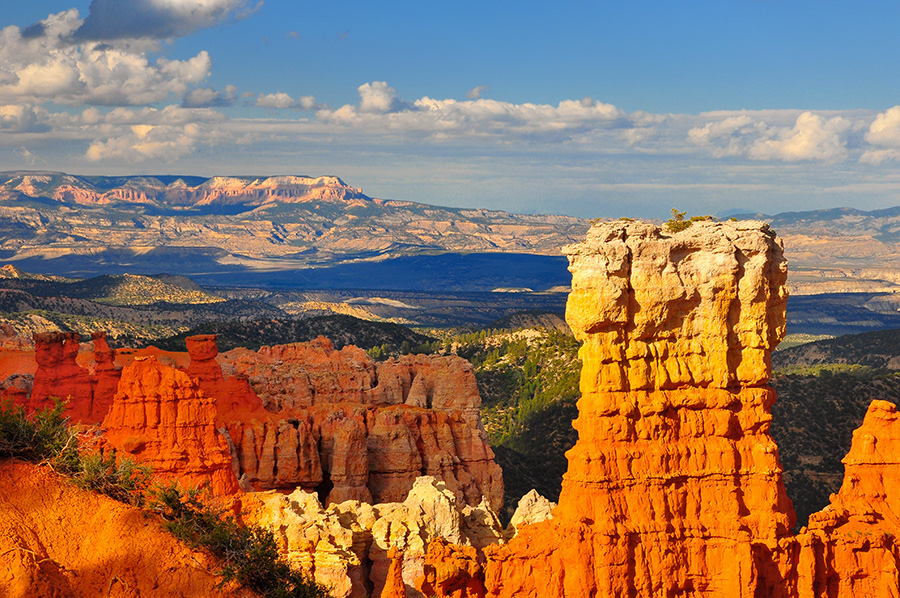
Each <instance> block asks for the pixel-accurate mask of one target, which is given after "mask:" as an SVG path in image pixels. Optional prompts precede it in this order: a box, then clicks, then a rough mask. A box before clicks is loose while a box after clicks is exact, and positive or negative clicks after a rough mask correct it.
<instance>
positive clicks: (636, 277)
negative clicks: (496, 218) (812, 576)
mask: <svg viewBox="0 0 900 598" xmlns="http://www.w3.org/2000/svg"><path fill="white" fill-rule="evenodd" d="M565 252H566V254H567V255H568V256H569V261H570V267H569V269H570V270H571V272H572V292H571V295H570V297H569V301H568V306H567V313H566V319H567V321H568V323H569V325H570V326H571V327H572V330H573V332H574V333H575V335H576V337H577V338H578V339H579V340H581V341H582V342H583V346H582V349H581V359H582V361H583V364H584V365H583V369H582V376H581V392H582V398H581V400H580V401H579V404H578V408H579V417H578V419H577V420H576V422H575V424H574V425H575V428H576V429H577V430H578V433H579V439H578V442H577V443H576V445H575V447H574V448H572V449H571V450H570V451H569V452H568V454H567V457H568V460H569V468H568V471H567V473H566V475H565V478H564V481H563V490H562V493H561V495H560V501H559V506H558V507H557V509H556V511H555V517H554V519H553V520H551V521H550V522H547V523H544V524H540V525H535V526H526V527H524V528H523V529H520V537H519V538H517V539H515V540H513V541H512V542H511V543H510V544H509V546H508V547H504V548H500V549H497V550H495V551H494V552H492V553H491V555H490V561H489V562H488V564H487V565H486V567H485V573H486V585H487V590H488V592H489V593H490V594H491V595H498V596H523V595H527V596H535V597H538V596H542V597H543V596H615V595H621V596H626V595H640V596H670V595H678V594H681V595H697V596H753V595H754V590H753V587H752V586H753V584H752V583H751V580H753V579H754V578H756V577H758V571H757V567H756V565H755V560H756V558H757V556H756V554H755V548H754V546H755V545H756V544H759V543H762V544H765V543H777V541H778V539H779V538H781V537H784V536H787V535H788V534H789V532H790V529H791V527H792V525H793V524H794V514H793V509H792V507H791V505H790V501H789V500H788V499H787V496H786V494H785V491H784V485H783V483H782V480H781V466H780V464H779V462H778V453H777V449H776V446H775V443H774V441H773V440H772V438H771V436H770V435H769V421H770V416H769V407H770V406H771V404H772V403H773V402H774V400H775V394H774V391H772V390H771V389H770V388H768V387H767V386H765V383H766V381H767V380H768V377H769V354H770V352H771V350H772V348H773V347H774V346H775V344H777V343H778V341H779V340H780V339H781V337H782V335H783V334H784V309H785V303H786V294H785V292H784V282H785V278H786V263H785V261H784V259H783V257H782V248H781V245H780V244H779V243H778V241H777V240H776V238H775V235H774V234H773V233H772V232H770V231H769V230H768V228H767V226H766V225H764V224H762V223H755V222H753V223H747V222H744V223H712V222H698V223H694V224H693V225H692V226H691V227H689V228H688V229H686V230H684V231H682V232H679V233H671V232H669V231H668V230H667V229H665V228H659V227H656V226H654V225H651V224H646V223H640V222H613V223H603V224H598V225H595V226H594V227H593V228H592V229H591V231H590V232H589V233H588V236H587V239H586V240H585V241H584V242H582V243H579V244H576V245H570V246H568V247H566V248H565Z"/></svg>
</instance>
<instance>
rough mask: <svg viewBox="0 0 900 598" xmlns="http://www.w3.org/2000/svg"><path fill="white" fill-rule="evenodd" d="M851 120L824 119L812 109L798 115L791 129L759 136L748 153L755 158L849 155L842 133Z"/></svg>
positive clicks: (842, 157) (838, 157)
mask: <svg viewBox="0 0 900 598" xmlns="http://www.w3.org/2000/svg"><path fill="white" fill-rule="evenodd" d="M851 126H852V123H851V122H850V121H849V120H847V119H845V118H842V117H840V116H836V117H834V118H830V119H828V120H825V119H824V118H822V117H821V116H819V115H817V114H814V113H812V112H804V113H803V114H801V115H800V116H798V117H797V122H796V123H795V124H794V126H793V128H791V129H789V130H788V129H780V130H775V131H772V132H771V133H772V134H771V138H769V139H758V140H757V141H756V142H754V143H753V145H752V146H751V147H750V150H749V151H748V152H747V156H748V157H749V158H752V159H754V160H783V161H786V162H795V161H798V160H819V161H823V162H838V161H842V160H845V159H846V158H847V155H848V151H847V142H846V140H845V139H844V137H843V135H844V133H846V132H847V130H848V129H849V128H850V127H851Z"/></svg>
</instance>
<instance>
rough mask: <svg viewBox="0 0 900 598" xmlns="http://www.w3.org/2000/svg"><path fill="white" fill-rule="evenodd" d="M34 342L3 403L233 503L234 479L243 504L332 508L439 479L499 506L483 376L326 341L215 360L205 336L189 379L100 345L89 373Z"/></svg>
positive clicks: (193, 340) (49, 345) (71, 345)
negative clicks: (69, 426) (247, 493)
mask: <svg viewBox="0 0 900 598" xmlns="http://www.w3.org/2000/svg"><path fill="white" fill-rule="evenodd" d="M35 342H36V345H37V352H36V355H37V360H38V368H37V373H36V374H35V378H34V380H35V381H34V390H33V392H32V396H31V398H30V399H29V397H28V394H27V391H26V390H25V389H21V388H18V387H13V386H10V388H7V389H4V390H3V396H4V397H5V398H12V399H13V400H15V401H16V402H18V403H20V404H23V405H26V406H28V407H30V408H39V407H45V406H47V405H49V404H51V403H52V402H51V401H50V397H53V396H59V397H71V398H70V400H69V403H68V412H67V413H68V414H69V416H70V417H71V418H72V419H73V421H77V422H82V423H100V422H102V426H101V427H102V429H103V430H104V432H103V437H104V439H105V442H106V445H107V446H111V447H113V448H115V449H116V450H118V451H123V452H125V453H127V454H129V455H130V456H132V457H134V458H135V459H137V460H138V461H141V462H145V463H148V464H150V465H152V466H153V467H154V470H155V471H156V472H157V473H160V474H161V475H164V476H167V477H175V478H178V479H181V480H182V481H185V482H189V483H196V484H202V483H209V484H210V485H211V487H212V488H213V489H214V490H215V491H217V492H221V493H232V492H235V491H237V489H238V483H237V480H238V479H240V480H241V485H242V487H243V488H244V489H245V490H254V489H257V490H265V489H279V490H284V491H292V490H294V489H295V488H297V487H298V486H299V487H302V488H304V489H305V490H307V491H310V492H317V493H318V494H319V495H320V497H321V499H322V500H323V501H325V502H326V503H327V502H343V501H346V500H359V501H365V502H373V501H374V502H392V501H402V500H404V498H405V497H406V494H407V493H408V492H409V490H410V489H411V488H412V486H413V482H414V481H415V479H416V478H417V477H419V476H421V475H431V476H435V477H436V478H438V479H440V480H442V481H443V482H444V483H446V484H447V487H448V488H449V489H450V490H451V491H452V492H453V493H454V494H455V496H456V497H457V499H458V500H460V501H461V502H462V503H466V504H470V505H477V504H480V502H481V501H482V497H484V496H486V497H487V499H488V504H489V505H490V506H491V507H492V508H494V509H499V508H500V506H501V504H502V499H503V498H502V497H503V481H502V473H501V471H500V467H499V466H498V465H497V464H495V463H494V461H493V457H494V455H493V453H492V452H491V449H490V448H489V446H488V444H487V435H486V433H485V431H484V428H483V426H482V424H481V417H480V415H479V411H478V408H479V406H480V403H481V399H480V397H479V395H478V387H477V384H476V382H475V376H474V373H473V370H472V367H471V365H470V364H469V363H468V362H466V361H464V360H462V359H459V358H457V357H427V356H404V357H401V358H399V359H396V360H388V361H385V362H381V363H377V364H376V363H375V362H374V361H373V360H372V359H371V358H370V357H369V356H368V355H367V354H366V353H365V352H364V351H362V350H360V349H358V348H356V347H345V348H344V349H343V350H341V351H335V350H334V347H333V346H332V344H331V342H330V341H328V340H327V339H325V338H321V337H320V338H319V339H317V340H316V341H313V342H311V343H297V344H293V345H285V346H275V347H263V348H262V349H261V350H260V351H259V352H252V351H247V350H244V349H238V350H235V351H231V352H229V354H227V355H222V356H219V355H218V348H217V346H216V337H215V336H214V335H199V336H193V337H189V338H188V339H187V349H188V356H189V362H188V363H187V367H185V368H184V369H183V370H181V369H178V368H177V367H173V366H174V365H175V363H176V362H175V361H173V360H172V359H171V358H170V357H169V356H163V355H162V354H161V353H160V352H159V351H158V350H146V351H142V352H141V354H139V355H137V354H133V353H128V352H125V353H123V354H122V355H118V356H117V354H116V352H114V351H112V350H111V349H110V348H109V346H108V345H107V344H106V340H105V335H104V334H103V333H97V334H95V335H94V338H93V343H94V353H93V360H92V363H91V367H90V368H82V367H81V366H79V365H78V363H77V362H76V360H75V356H76V355H77V352H78V346H79V337H78V335H77V334H74V333H54V334H42V335H36V336H35ZM127 361H132V363H131V364H128V365H125V367H124V369H122V370H120V369H119V367H120V365H117V363H118V364H122V363H125V362H127ZM220 361H221V364H220ZM164 362H165V363H164ZM167 363H168V364H171V365H167ZM222 364H224V366H225V372H223V368H222Z"/></svg>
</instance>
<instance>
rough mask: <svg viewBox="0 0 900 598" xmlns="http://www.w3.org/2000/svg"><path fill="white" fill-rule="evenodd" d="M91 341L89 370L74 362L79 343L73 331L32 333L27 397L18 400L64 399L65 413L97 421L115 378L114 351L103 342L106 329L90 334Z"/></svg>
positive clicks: (45, 402)
mask: <svg viewBox="0 0 900 598" xmlns="http://www.w3.org/2000/svg"><path fill="white" fill-rule="evenodd" d="M92 337H93V341H94V367H93V371H89V370H86V369H84V368H82V367H81V366H80V365H78V363H77V362H76V358H77V357H78V350H79V348H80V346H81V335H80V334H78V333H77V332H39V333H37V334H35V335H34V348H35V360H36V361H37V371H36V372H35V374H34V384H33V386H32V389H31V398H30V399H28V398H26V397H24V396H23V397H21V399H19V401H18V402H22V403H24V404H25V405H26V406H27V407H28V408H29V409H43V408H47V407H51V406H52V405H53V399H54V398H58V399H62V400H67V401H68V405H67V408H66V415H68V416H69V417H70V418H72V419H73V420H75V421H79V422H86V423H98V422H100V421H102V420H103V417H104V416H105V415H106V412H107V410H108V409H109V405H110V403H111V401H112V397H113V395H114V394H115V391H116V385H117V384H118V382H119V374H120V372H119V370H118V368H117V367H116V366H115V364H114V360H115V351H113V350H112V349H110V348H109V345H107V344H106V333H105V332H97V333H94V334H93V335H92Z"/></svg>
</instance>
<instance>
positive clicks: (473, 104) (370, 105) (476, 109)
mask: <svg viewBox="0 0 900 598" xmlns="http://www.w3.org/2000/svg"><path fill="white" fill-rule="evenodd" d="M358 91H359V95H360V101H359V105H358V106H354V105H350V104H347V105H345V106H341V107H340V108H337V109H334V110H332V109H329V108H323V109H321V110H319V111H318V112H317V113H316V116H317V118H318V120H319V121H320V122H322V123H328V124H339V125H343V126H349V127H353V128H355V129H360V130H367V131H376V130H379V129H380V130H384V131H390V132H391V133H393V134H403V133H419V134H425V135H430V136H432V137H433V138H435V139H446V138H448V137H470V138H473V137H474V138H484V137H492V138H502V137H509V138H510V139H514V138H520V137H522V136H543V137H547V136H549V137H554V138H558V139H566V138H572V137H573V136H576V135H580V134H585V133H588V132H590V131H595V130H598V129H599V130H606V129H610V128H617V127H623V126H628V123H627V122H626V120H627V119H626V115H625V113H624V112H622V111H621V110H619V109H618V108H616V107H615V106H613V105H612V104H605V103H603V102H597V101H595V100H593V99H591V98H584V99H581V100H563V101H562V102H560V103H559V104H558V105H556V106H552V105H549V104H531V103H526V104H513V103H510V102H501V101H498V100H489V99H477V100H462V101H460V100H454V99H446V100H438V99H434V98H429V97H423V98H420V99H418V100H415V101H413V102H407V101H404V100H401V99H400V98H399V97H398V96H397V93H396V91H395V90H394V89H393V88H392V87H390V86H388V84H387V83H385V82H383V81H375V82H372V83H366V84H364V85H361V86H360V87H359V88H358Z"/></svg>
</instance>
